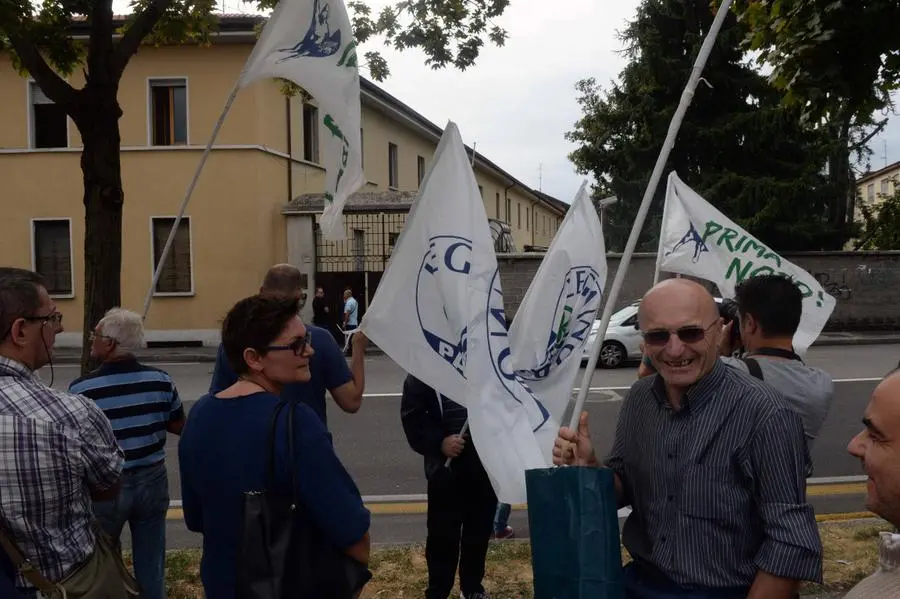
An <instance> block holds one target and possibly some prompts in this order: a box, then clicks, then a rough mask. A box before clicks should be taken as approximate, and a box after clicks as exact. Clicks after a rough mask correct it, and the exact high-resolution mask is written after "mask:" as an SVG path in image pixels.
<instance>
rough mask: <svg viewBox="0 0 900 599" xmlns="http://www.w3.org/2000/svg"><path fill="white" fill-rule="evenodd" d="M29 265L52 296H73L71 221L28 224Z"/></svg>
mask: <svg viewBox="0 0 900 599" xmlns="http://www.w3.org/2000/svg"><path fill="white" fill-rule="evenodd" d="M31 235H32V241H31V243H32V247H33V252H34V255H33V257H32V263H33V264H32V266H33V268H34V270H35V271H36V272H38V273H40V274H41V275H42V276H43V277H44V279H45V280H46V287H47V293H49V294H50V295H51V296H52V297H59V296H68V297H71V296H72V295H73V294H74V291H73V289H74V285H73V282H72V222H71V221H70V220H69V219H67V218H60V219H52V220H34V221H31Z"/></svg>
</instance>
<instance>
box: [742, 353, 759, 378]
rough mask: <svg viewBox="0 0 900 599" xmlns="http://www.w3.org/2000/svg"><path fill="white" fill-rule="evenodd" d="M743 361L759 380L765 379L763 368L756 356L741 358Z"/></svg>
mask: <svg viewBox="0 0 900 599" xmlns="http://www.w3.org/2000/svg"><path fill="white" fill-rule="evenodd" d="M741 361H742V362H743V363H744V364H746V365H747V370H749V371H750V374H751V375H753V376H754V377H755V378H758V379H759V380H763V373H762V368H761V367H760V365H759V362H757V361H756V359H755V358H741Z"/></svg>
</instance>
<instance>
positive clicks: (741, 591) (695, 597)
mask: <svg viewBox="0 0 900 599" xmlns="http://www.w3.org/2000/svg"><path fill="white" fill-rule="evenodd" d="M623 578H624V582H625V598H626V599H746V597H747V593H749V592H750V589H749V587H748V588H728V589H686V588H684V587H681V586H679V585H677V584H675V583H674V582H672V581H670V580H663V579H662V578H661V577H659V576H656V575H653V574H652V573H651V572H649V571H647V570H646V569H645V568H642V567H640V566H639V565H637V564H636V563H635V562H631V563H630V564H628V565H626V566H625V568H624V577H623Z"/></svg>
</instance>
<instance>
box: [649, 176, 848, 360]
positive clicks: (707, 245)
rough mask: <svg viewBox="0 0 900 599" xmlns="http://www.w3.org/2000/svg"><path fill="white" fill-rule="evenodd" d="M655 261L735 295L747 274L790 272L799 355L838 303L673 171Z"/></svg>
mask: <svg viewBox="0 0 900 599" xmlns="http://www.w3.org/2000/svg"><path fill="white" fill-rule="evenodd" d="M656 259H657V265H658V267H659V270H661V271H667V272H673V273H680V274H684V275H691V276H694V277H698V278H701V279H705V280H707V281H711V282H713V283H715V284H716V286H717V287H718V288H719V292H720V293H721V294H722V297H734V288H735V286H736V285H737V284H738V283H739V282H741V281H743V280H744V279H747V278H749V277H755V276H759V275H766V274H784V275H787V276H790V277H791V278H792V279H793V280H794V282H795V283H796V284H797V285H798V286H799V287H800V290H801V291H802V292H803V316H802V317H801V319H800V327H799V328H798V329H797V333H796V334H795V335H794V351H796V352H797V353H800V354H802V353H804V352H805V351H806V350H807V349H808V348H809V346H810V345H811V344H812V342H813V341H815V340H816V337H818V336H819V334H820V333H821V332H822V329H823V328H824V326H825V323H826V322H828V318H829V317H830V316H831V312H832V311H833V310H834V306H835V304H836V301H835V299H834V297H832V296H831V295H829V294H828V293H826V292H825V290H824V289H823V288H822V286H821V285H820V284H819V282H818V281H817V280H816V278H815V277H814V276H812V275H811V274H810V273H808V272H807V271H805V270H804V269H802V268H801V267H799V266H797V265H796V264H793V263H791V262H788V261H787V260H785V259H784V258H782V257H781V256H779V255H778V254H777V253H776V252H774V251H773V250H772V249H770V248H769V247H768V246H767V245H766V244H764V243H762V242H761V241H760V240H759V239H757V238H755V237H754V236H753V235H751V234H750V233H748V232H747V231H745V230H744V229H742V228H741V227H739V226H737V225H736V224H735V223H734V222H732V221H731V220H730V219H728V217H726V216H725V215H724V214H722V213H721V212H719V211H718V210H716V209H715V208H713V207H712V205H711V204H710V203H709V202H707V201H706V200H704V199H703V198H702V197H700V195H699V194H697V192H695V191H694V190H693V189H691V188H690V187H688V186H687V185H685V184H684V182H683V181H682V180H681V179H679V178H678V175H677V173H675V172H674V171H673V172H672V173H671V174H670V175H669V183H668V187H667V189H666V205H665V209H664V211H663V224H662V231H661V233H660V239H659V252H658V254H657V257H656Z"/></svg>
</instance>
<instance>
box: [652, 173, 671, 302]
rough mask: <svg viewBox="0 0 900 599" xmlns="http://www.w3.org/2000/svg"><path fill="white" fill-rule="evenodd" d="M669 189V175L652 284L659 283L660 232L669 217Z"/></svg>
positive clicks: (660, 263)
mask: <svg viewBox="0 0 900 599" xmlns="http://www.w3.org/2000/svg"><path fill="white" fill-rule="evenodd" d="M671 190H672V178H671V177H669V182H668V184H667V185H666V197H665V199H664V200H663V213H662V223H660V226H659V241H658V242H657V244H656V268H655V269H654V271H653V284H654V285H656V284H657V283H659V270H660V266H662V258H663V244H662V232H663V231H665V230H666V219H667V218H669V192H670V191H671Z"/></svg>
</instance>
